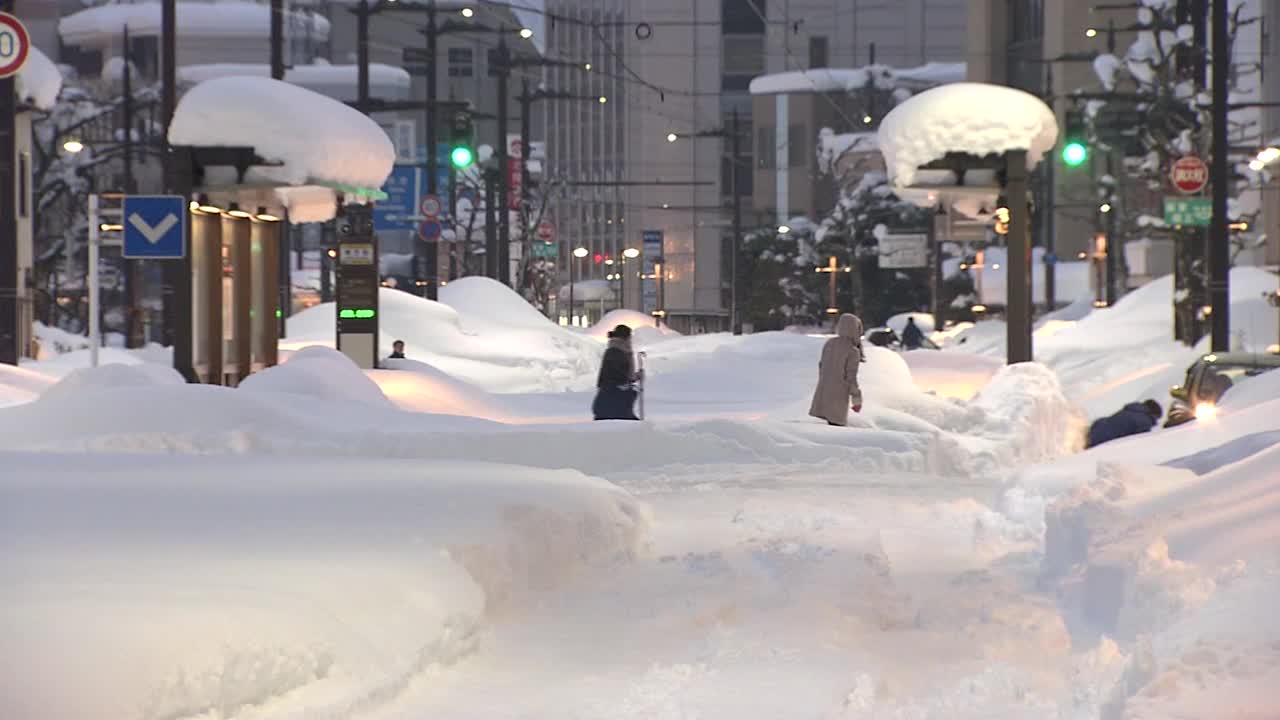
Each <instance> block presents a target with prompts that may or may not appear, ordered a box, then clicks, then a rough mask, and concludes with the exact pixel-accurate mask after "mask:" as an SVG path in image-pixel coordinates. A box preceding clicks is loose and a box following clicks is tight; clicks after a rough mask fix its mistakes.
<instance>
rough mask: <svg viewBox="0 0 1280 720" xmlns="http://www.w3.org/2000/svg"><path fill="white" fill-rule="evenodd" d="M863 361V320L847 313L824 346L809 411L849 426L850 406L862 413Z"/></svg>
mask: <svg viewBox="0 0 1280 720" xmlns="http://www.w3.org/2000/svg"><path fill="white" fill-rule="evenodd" d="M861 362H862V320H860V319H858V316H857V315H853V314H850V313H845V314H844V315H841V316H840V320H838V321H837V322H836V336H835V337H833V338H831V339H830V340H828V341H827V344H826V345H823V346H822V359H821V361H819V363H818V387H817V388H815V389H814V391H813V403H812V404H811V405H810V406H809V414H810V415H812V416H813V417H816V418H821V419H823V420H826V421H827V423H828V424H830V425H841V426H843V425H848V424H849V409H850V408H852V409H853V411H854V412H862V390H860V389H859V388H858V365H859V364H860V363H861Z"/></svg>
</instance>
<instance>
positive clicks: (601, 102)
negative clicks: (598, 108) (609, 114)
mask: <svg viewBox="0 0 1280 720" xmlns="http://www.w3.org/2000/svg"><path fill="white" fill-rule="evenodd" d="M607 102H609V98H607V97H605V96H603V95H601V96H600V104H601V105H603V104H605V103H607Z"/></svg>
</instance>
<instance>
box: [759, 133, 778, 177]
mask: <svg viewBox="0 0 1280 720" xmlns="http://www.w3.org/2000/svg"><path fill="white" fill-rule="evenodd" d="M777 143H778V139H777V134H776V133H775V132H774V128H773V126H772V125H764V126H761V127H759V128H756V167H758V168H760V169H761V170H772V169H773V160H774V156H775V155H776V154H777V152H778V146H777Z"/></svg>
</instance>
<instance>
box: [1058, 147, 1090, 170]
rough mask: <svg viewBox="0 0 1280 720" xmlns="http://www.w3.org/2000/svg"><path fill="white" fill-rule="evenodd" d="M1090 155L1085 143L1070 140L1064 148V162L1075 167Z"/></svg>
mask: <svg viewBox="0 0 1280 720" xmlns="http://www.w3.org/2000/svg"><path fill="white" fill-rule="evenodd" d="M1088 157H1089V150H1088V148H1086V147H1085V146H1084V143H1080V142H1070V143H1067V146H1066V147H1064V148H1062V162H1064V163H1066V164H1068V165H1070V166H1072V167H1075V166H1077V165H1079V164H1081V163H1083V162H1084V161H1085V159H1087V158H1088Z"/></svg>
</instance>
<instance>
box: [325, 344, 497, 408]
mask: <svg viewBox="0 0 1280 720" xmlns="http://www.w3.org/2000/svg"><path fill="white" fill-rule="evenodd" d="M314 349H316V348H308V350H314ZM304 352H306V351H304ZM383 368H384V369H381V370H373V371H371V372H369V373H368V375H369V379H371V380H372V381H373V382H374V383H376V384H377V386H378V388H379V389H380V390H381V392H382V394H383V396H384V397H386V398H387V399H389V400H390V401H391V402H393V403H395V405H396V406H397V407H399V408H401V409H404V410H411V411H413V412H421V413H434V414H438V415H459V416H465V417H473V418H483V419H485V420H493V421H495V422H513V421H516V420H517V418H516V417H515V416H514V415H513V413H512V411H511V409H510V408H509V407H508V406H507V405H506V404H505V403H504V402H503V401H502V400H501V399H500V398H497V397H495V396H493V395H491V394H490V393H488V392H485V391H484V390H482V389H481V388H478V387H476V386H475V385H472V384H470V383H467V382H464V381H462V380H459V379H457V378H455V377H452V376H451V375H449V374H448V373H445V372H442V371H441V370H439V369H437V368H434V367H432V366H430V365H428V364H426V363H424V362H418V361H417V360H400V359H396V360H390V359H389V360H385V361H384V362H383Z"/></svg>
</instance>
